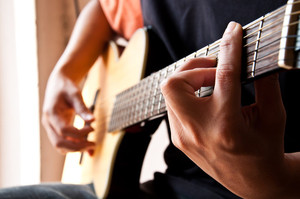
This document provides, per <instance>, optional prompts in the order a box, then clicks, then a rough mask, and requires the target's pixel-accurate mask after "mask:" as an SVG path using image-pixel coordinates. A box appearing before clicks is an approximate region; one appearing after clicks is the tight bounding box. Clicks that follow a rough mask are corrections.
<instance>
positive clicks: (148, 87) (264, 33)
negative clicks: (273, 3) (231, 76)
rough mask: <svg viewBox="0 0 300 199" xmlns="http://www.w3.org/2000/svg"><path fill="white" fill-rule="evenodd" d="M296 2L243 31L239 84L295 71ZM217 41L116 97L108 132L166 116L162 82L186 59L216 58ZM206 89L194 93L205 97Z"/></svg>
mask: <svg viewBox="0 0 300 199" xmlns="http://www.w3.org/2000/svg"><path fill="white" fill-rule="evenodd" d="M299 12H300V1H299V0H290V1H288V3H287V5H285V6H283V7H281V8H279V9H277V10H275V11H273V12H271V13H269V14H266V15H265V16H262V17H261V18H259V19H257V20H255V21H253V22H252V23H250V24H248V25H246V26H244V27H243V30H244V37H243V69H242V79H241V81H242V82H247V81H251V80H252V79H254V78H256V77H259V76H261V75H264V74H266V73H270V72H272V71H276V70H278V69H280V68H285V69H290V68H294V67H299V65H300V64H299V63H298V62H297V61H295V60H297V54H296V53H295V52H296V51H298V50H299V49H300V42H298V36H299V35H300V34H299V32H298V26H299V25H298V24H299ZM220 41H221V40H218V41H215V42H214V43H212V44H210V45H208V46H206V47H204V48H201V49H200V50H198V51H196V52H194V53H192V54H190V55H188V56H186V57H184V58H182V59H180V60H178V61H177V62H175V63H173V64H170V65H169V66H167V67H165V68H163V69H161V70H159V71H157V72H155V73H153V74H152V75H150V76H148V77H146V78H144V79H142V80H141V81H140V82H139V83H138V84H136V85H135V86H133V87H130V88H128V89H127V90H125V91H123V92H121V93H120V94H118V95H117V96H116V101H115V104H114V109H113V112H112V115H111V120H110V124H109V131H114V130H120V129H124V128H126V127H129V126H131V125H133V124H136V123H139V122H142V121H144V120H147V119H149V118H152V117H155V116H158V115H161V114H163V113H165V112H166V105H165V100H164V98H163V95H162V93H161V90H160V84H161V82H162V81H164V80H165V79H167V78H168V77H169V76H171V75H172V74H173V73H174V71H175V70H176V69H177V68H179V67H181V66H182V65H183V64H184V63H186V62H187V61H189V60H190V59H194V58H197V57H204V56H216V57H218V54H219V51H220ZM210 90H211V89H210V88H202V89H199V91H197V92H196V94H197V95H198V96H199V97H202V96H205V95H206V93H207V92H209V91H210Z"/></svg>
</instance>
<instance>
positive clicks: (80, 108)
mask: <svg viewBox="0 0 300 199" xmlns="http://www.w3.org/2000/svg"><path fill="white" fill-rule="evenodd" d="M70 101H71V104H72V106H73V108H74V110H75V113H76V114H78V115H79V116H80V117H81V118H82V119H83V120H84V121H85V122H87V123H90V122H92V121H93V120H94V119H95V118H94V116H93V114H92V113H91V112H90V110H89V109H88V108H87V106H86V105H85V103H84V101H83V98H82V95H81V93H80V92H75V93H74V94H73V95H72V97H71V99H70Z"/></svg>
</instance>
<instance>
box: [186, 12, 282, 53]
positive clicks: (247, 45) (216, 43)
mask: <svg viewBox="0 0 300 199" xmlns="http://www.w3.org/2000/svg"><path fill="white" fill-rule="evenodd" d="M277 14H278V13H277ZM271 16H272V15H270V16H268V18H270V17H271ZM262 20H263V19H262ZM259 22H260V21H257V22H256V23H255V24H258V23H259ZM255 24H252V25H255ZM248 28H249V27H248ZM266 28H267V27H264V28H262V29H260V30H264V29H266ZM280 31H281V30H280ZM255 32H256V33H257V32H258V30H256V31H255ZM252 33H253V32H252ZM252 33H251V34H252ZM249 35H250V34H248V35H246V36H244V38H247V37H249ZM267 36H270V35H267ZM265 37H266V36H265ZM262 39H263V38H260V39H259V40H257V39H256V40H254V41H253V42H254V43H256V42H257V41H261V40H262ZM219 43H220V41H219V42H215V43H213V44H212V45H211V47H213V46H214V45H218V44H219ZM251 45H252V44H251ZM251 45H249V44H246V45H244V47H252V46H251ZM253 46H255V44H253ZM211 47H210V48H211ZM205 50H206V49H200V50H198V51H202V52H200V53H201V54H202V53H204V51H205ZM198 51H197V52H198ZM217 52H219V51H217ZM253 52H254V51H253ZM251 53H252V52H249V54H251ZM187 57H188V56H187Z"/></svg>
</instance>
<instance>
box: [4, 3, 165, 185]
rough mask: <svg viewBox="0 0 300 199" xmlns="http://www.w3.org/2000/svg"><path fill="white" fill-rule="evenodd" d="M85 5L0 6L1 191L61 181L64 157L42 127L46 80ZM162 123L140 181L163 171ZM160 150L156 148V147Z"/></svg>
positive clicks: (27, 4)
mask: <svg viewBox="0 0 300 199" xmlns="http://www.w3.org/2000/svg"><path fill="white" fill-rule="evenodd" d="M87 2H88V0H50V1H49V0H0V188H1V187H9V186H15V185H26V184H36V183H40V182H49V181H60V179H61V176H62V169H63V164H64V156H63V155H60V154H58V153H57V152H56V151H55V150H54V149H53V147H52V146H51V145H50V143H49V141H48V138H47V135H46V132H45V130H44V128H43V127H42V125H41V110H42V103H43V100H44V92H45V87H46V83H47V79H48V76H49V74H50V72H51V70H52V69H53V67H54V65H55V63H56V61H57V60H58V58H59V57H60V55H61V54H62V52H63V50H64V48H65V46H66V44H67V42H68V40H69V37H70V34H71V32H72V29H73V26H74V24H75V21H76V16H77V14H78V12H79V10H80V9H82V8H83V7H84V5H85V4H86V3H87ZM164 125H165V124H164V123H163V124H162V126H161V128H160V129H162V130H161V131H162V132H163V133H160V134H157V133H156V134H155V137H157V138H155V139H154V140H153V141H152V143H151V145H150V147H149V153H150V154H155V155H154V156H153V157H151V156H149V158H146V162H149V163H146V164H145V166H144V167H145V168H144V169H143V170H145V171H144V172H143V174H142V179H141V181H146V180H148V179H149V178H152V175H153V172H154V171H158V170H160V171H163V170H164V169H165V165H164V162H163V160H162V155H161V156H159V155H157V154H159V153H161V152H162V151H163V150H164V146H166V145H167V138H166V133H165V126H164ZM155 140H156V141H155ZM158 146H159V147H158Z"/></svg>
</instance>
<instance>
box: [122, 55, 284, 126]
mask: <svg viewBox="0 0 300 199" xmlns="http://www.w3.org/2000/svg"><path fill="white" fill-rule="evenodd" d="M276 53H278V50H276V51H274V53H272V54H276ZM272 54H271V55H269V56H274V55H272ZM267 65H277V61H276V62H274V63H268V64H267ZM261 68H265V66H262V67H261ZM161 95H162V94H161V92H160V91H159V92H158V93H157V94H156V95H152V96H150V99H158V97H160V96H161ZM162 100H164V99H163V98H160V100H159V101H157V100H154V102H155V103H154V104H151V108H152V106H153V105H154V112H155V113H157V114H160V113H162V112H163V111H165V104H164V102H163V103H162ZM137 103H140V102H137ZM159 103H161V106H160V107H158V104H159ZM149 108H150V106H149ZM144 109H146V108H144ZM142 112H143V109H142V110H141V113H142ZM129 113H132V112H130V111H129ZM141 113H139V114H133V113H132V114H131V115H133V116H132V117H130V118H132V119H129V120H128V122H126V125H125V127H126V126H127V124H134V123H138V122H140V121H142V120H144V119H146V118H147V117H148V115H149V113H148V115H147V117H142V116H143V115H142V114H141ZM149 116H152V114H150V115H149ZM121 123H122V122H121Z"/></svg>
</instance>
